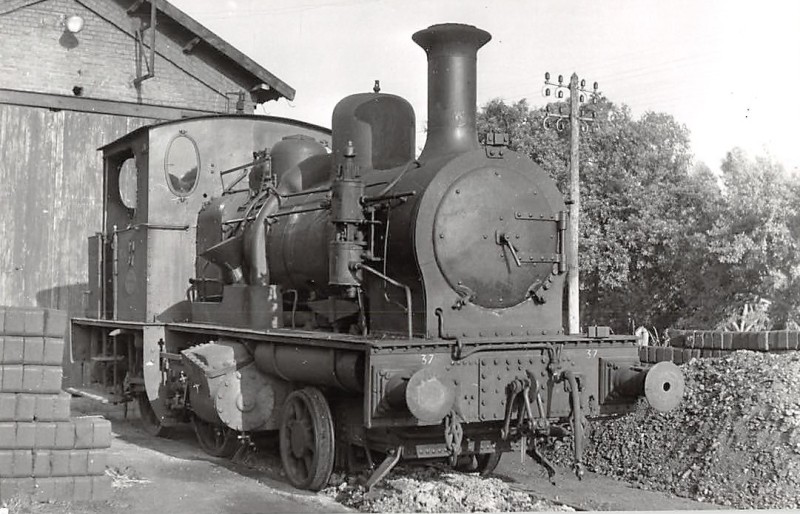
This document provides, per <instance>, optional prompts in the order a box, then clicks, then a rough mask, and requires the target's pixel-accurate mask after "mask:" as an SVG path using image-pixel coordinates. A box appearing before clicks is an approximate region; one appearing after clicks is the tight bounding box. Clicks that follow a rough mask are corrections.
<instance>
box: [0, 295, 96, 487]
mask: <svg viewBox="0 0 800 514" xmlns="http://www.w3.org/2000/svg"><path fill="white" fill-rule="evenodd" d="M66 324H67V317H66V314H65V313H64V312H62V311H56V310H50V309H33V308H31V309H26V308H13V307H0V501H7V500H9V499H10V498H13V497H24V498H31V499H33V500H34V501H54V500H61V501H73V500H78V501H82V500H87V501H88V500H102V499H107V498H109V497H110V495H111V479H110V477H108V476H106V475H105V469H106V451H105V450H104V449H106V448H108V447H110V446H111V423H109V422H108V421H107V420H106V419H104V418H102V417H100V416H86V417H78V418H71V417H70V396H69V395H68V394H67V393H64V392H62V391H61V377H62V368H61V363H62V356H63V353H64V333H65V331H66Z"/></svg>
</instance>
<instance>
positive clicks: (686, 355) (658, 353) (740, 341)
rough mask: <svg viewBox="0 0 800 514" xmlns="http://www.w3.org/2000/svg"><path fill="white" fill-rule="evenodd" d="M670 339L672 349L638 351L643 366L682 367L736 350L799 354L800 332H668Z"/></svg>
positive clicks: (669, 347)
mask: <svg viewBox="0 0 800 514" xmlns="http://www.w3.org/2000/svg"><path fill="white" fill-rule="evenodd" d="M667 335H668V336H669V346H643V347H641V348H639V359H640V360H641V361H642V362H653V363H654V362H662V361H672V362H674V363H676V364H682V363H684V362H688V361H689V360H691V359H693V358H701V357H712V358H713V357H724V356H725V355H727V354H729V353H730V352H735V351H736V350H750V351H756V352H771V353H775V352H786V351H795V350H800V332H797V331H792V330H768V331H761V332H723V331H719V330H669V331H668V334H667Z"/></svg>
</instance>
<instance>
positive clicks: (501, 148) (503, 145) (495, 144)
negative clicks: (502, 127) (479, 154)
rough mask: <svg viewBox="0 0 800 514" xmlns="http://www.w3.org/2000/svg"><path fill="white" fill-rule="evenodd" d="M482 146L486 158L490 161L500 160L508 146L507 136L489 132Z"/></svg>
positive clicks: (503, 133)
mask: <svg viewBox="0 0 800 514" xmlns="http://www.w3.org/2000/svg"><path fill="white" fill-rule="evenodd" d="M483 144H484V148H485V149H486V157H488V158H490V159H502V158H503V155H504V154H505V150H506V149H507V148H508V145H509V138H508V134H506V133H505V132H495V131H489V132H487V133H486V139H485V140H484V143H483Z"/></svg>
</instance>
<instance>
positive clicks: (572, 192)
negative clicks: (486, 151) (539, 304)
mask: <svg viewBox="0 0 800 514" xmlns="http://www.w3.org/2000/svg"><path fill="white" fill-rule="evenodd" d="M544 84H545V85H544V89H543V93H544V96H545V97H549V96H553V97H555V98H556V99H559V100H560V99H563V98H564V94H565V93H569V114H565V113H563V112H562V109H561V106H559V112H557V113H554V112H550V105H548V106H547V115H546V116H545V118H544V127H545V128H551V126H552V125H550V121H551V120H555V129H556V130H557V131H559V132H561V131H563V130H565V128H566V127H567V126H568V127H569V197H568V198H567V204H568V205H569V241H567V243H568V244H567V245H566V247H567V333H569V334H578V333H580V319H581V318H580V277H579V274H578V234H579V228H580V211H581V182H580V180H581V179H580V171H579V167H578V166H579V159H580V137H581V132H584V131H586V130H588V127H589V125H588V124H589V123H591V122H592V121H594V113H592V116H582V115H581V104H582V103H584V102H585V101H586V98H587V96H588V95H591V96H592V99H593V100H594V99H595V95H596V94H597V82H595V83H594V90H593V91H591V92H589V91H586V90H585V89H584V87H585V86H586V81H585V80H581V81H580V82H579V80H578V74H577V73H573V74H572V76H571V77H570V80H569V86H565V85H564V77H563V76H562V75H559V76H558V84H553V83H552V82H550V73H545V74H544Z"/></svg>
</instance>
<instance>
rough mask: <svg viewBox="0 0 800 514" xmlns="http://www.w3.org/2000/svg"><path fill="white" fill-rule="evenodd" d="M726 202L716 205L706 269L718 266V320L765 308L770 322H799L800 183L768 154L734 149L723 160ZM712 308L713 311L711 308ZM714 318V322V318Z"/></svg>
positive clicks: (725, 321) (723, 196)
mask: <svg viewBox="0 0 800 514" xmlns="http://www.w3.org/2000/svg"><path fill="white" fill-rule="evenodd" d="M721 181H722V187H721V198H722V200H723V201H722V202H720V203H719V204H718V205H716V206H715V208H716V209H717V212H716V213H715V215H714V216H713V217H714V220H713V223H712V225H711V227H709V228H708V230H707V231H706V233H707V235H708V254H707V259H706V262H705V263H704V269H706V270H714V276H715V277H716V279H717V283H716V284H714V289H715V290H716V291H717V294H718V295H720V296H721V297H724V298H725V301H720V302H718V308H717V309H716V312H714V313H711V314H713V315H716V321H717V322H718V323H722V324H725V323H728V322H729V321H730V320H731V318H732V317H733V318H736V317H739V316H741V312H742V309H743V308H744V307H745V306H761V307H762V308H763V310H765V312H766V314H767V322H766V326H772V327H776V328H783V327H785V326H786V325H787V324H788V323H796V322H797V321H798V320H800V257H798V255H800V254H798V250H799V249H800V209H799V208H798V207H799V206H798V202H797V198H798V193H800V182H799V181H798V179H797V177H795V176H790V175H788V174H787V173H786V172H785V171H784V169H783V167H782V166H781V165H780V164H779V163H777V162H775V161H774V160H772V159H770V158H769V157H756V158H755V159H751V158H750V157H749V156H748V155H747V154H746V153H745V152H744V151H742V150H741V149H738V148H734V149H733V150H731V151H730V152H728V154H727V155H726V157H725V159H724V160H723V163H722V176H721ZM706 310H708V309H706ZM713 315H711V316H709V321H713V320H714V316H713Z"/></svg>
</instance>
